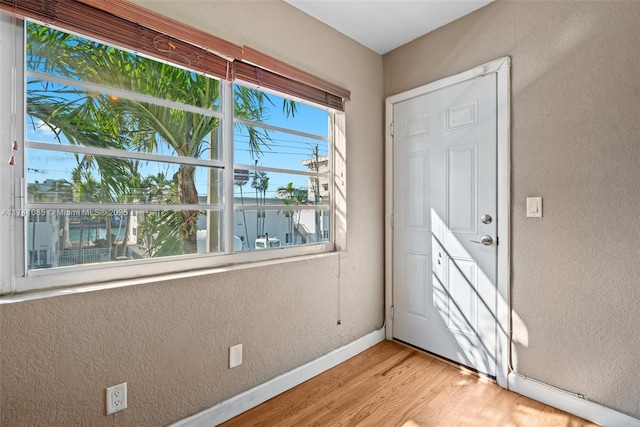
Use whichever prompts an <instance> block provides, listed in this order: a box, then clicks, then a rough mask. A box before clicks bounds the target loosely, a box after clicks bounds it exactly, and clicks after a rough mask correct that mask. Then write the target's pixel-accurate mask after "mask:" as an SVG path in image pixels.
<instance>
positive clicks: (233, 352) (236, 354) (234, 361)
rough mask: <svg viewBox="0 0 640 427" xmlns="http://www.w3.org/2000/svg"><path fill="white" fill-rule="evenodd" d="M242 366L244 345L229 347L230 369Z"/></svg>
mask: <svg viewBox="0 0 640 427" xmlns="http://www.w3.org/2000/svg"><path fill="white" fill-rule="evenodd" d="M240 365H242V344H238V345H234V346H233V347H229V369H231V368H235V367H236V366H240Z"/></svg>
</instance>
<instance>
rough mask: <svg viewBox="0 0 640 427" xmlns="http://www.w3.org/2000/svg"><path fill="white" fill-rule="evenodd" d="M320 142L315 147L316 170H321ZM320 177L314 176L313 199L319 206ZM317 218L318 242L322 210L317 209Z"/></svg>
mask: <svg viewBox="0 0 640 427" xmlns="http://www.w3.org/2000/svg"><path fill="white" fill-rule="evenodd" d="M318 157H319V156H318V144H316V146H315V147H314V149H313V168H314V169H315V172H316V173H318V172H320V164H319V158H318ZM319 193H320V178H319V177H318V176H314V177H313V199H314V204H315V206H316V208H317V206H318V201H319V200H320V194H319ZM315 219H316V242H319V241H320V211H318V210H316V211H315Z"/></svg>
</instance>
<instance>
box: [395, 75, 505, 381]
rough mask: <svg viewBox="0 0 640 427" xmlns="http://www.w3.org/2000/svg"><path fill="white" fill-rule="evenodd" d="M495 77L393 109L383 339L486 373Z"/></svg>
mask: <svg viewBox="0 0 640 427" xmlns="http://www.w3.org/2000/svg"><path fill="white" fill-rule="evenodd" d="M496 100H497V94H496V74H487V75H484V76H482V77H477V78H474V79H471V80H467V81H464V82H461V83H457V84H454V85H450V86H447V87H445V88H442V89H439V90H435V91H433V92H429V93H426V94H423V95H419V96H417V97H415V98H411V99H408V100H405V101H402V102H399V103H396V104H394V106H393V127H394V131H393V156H394V159H393V183H394V184H393V219H394V221H393V222H394V226H393V227H394V228H393V313H394V314H393V337H394V338H395V339H398V340H401V341H404V342H406V343H408V344H411V345H414V346H416V347H419V348H421V349H424V350H427V351H429V352H432V353H435V354H437V355H440V356H442V357H445V358H447V359H450V360H453V361H455V362H458V363H461V364H463V365H466V366H469V367H471V368H474V369H476V370H478V371H480V372H482V373H485V374H488V375H490V376H494V377H495V375H496V333H497V320H496V296H497V291H496V267H497V248H496V245H497V242H496V240H497V235H496V231H497V227H496V224H497V220H498V218H497V197H496V194H497V188H496V185H497V170H496V138H497V134H496V126H497V112H496V104H497V101H496Z"/></svg>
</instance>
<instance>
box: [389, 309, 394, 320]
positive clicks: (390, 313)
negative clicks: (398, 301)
mask: <svg viewBox="0 0 640 427" xmlns="http://www.w3.org/2000/svg"><path fill="white" fill-rule="evenodd" d="M389 311H390V312H389V315H390V316H391V320H393V306H391V310H389Z"/></svg>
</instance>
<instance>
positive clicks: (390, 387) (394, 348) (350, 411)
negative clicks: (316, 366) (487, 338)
mask: <svg viewBox="0 0 640 427" xmlns="http://www.w3.org/2000/svg"><path fill="white" fill-rule="evenodd" d="M222 426H224V427H237V426H243V427H244V426H269V427H279V426H283V427H284V426H287V427H288V426H322V427H326V426H331V427H334V426H335V427H340V426H344V427H350V426H363V427H365V426H376V427H378V426H385V427H386V426H397V427H423V426H428V427H436V426H443V427H455V426H460V427H463V426H464V427H467V426H474V427H476V426H477V427H481V426H487V427H495V426H500V427H509V426H513V427H526V426H536V427H538V426H548V427H590V426H595V424H592V423H589V422H587V421H585V420H583V419H580V418H577V417H575V416H572V415H570V414H567V413H565V412H562V411H559V410H557V409H555V408H552V407H549V406H547V405H545V404H542V403H540V402H536V401H534V400H531V399H529V398H526V397H524V396H521V395H519V394H516V393H513V392H511V391H508V390H505V389H503V388H501V387H500V386H498V385H497V384H495V383H493V382H491V381H488V380H486V379H482V378H480V377H478V376H476V375H474V374H472V373H469V372H468V371H464V370H461V369H458V368H456V367H453V366H451V365H449V364H446V363H443V362H441V361H439V360H437V359H435V358H433V357H431V356H429V355H427V354H424V353H422V352H420V351H417V350H415V349H412V348H409V347H407V346H405V345H402V344H398V343H396V342H392V341H384V342H382V343H380V344H378V345H376V346H374V347H372V348H370V349H369V350H367V351H365V352H363V353H361V354H359V355H357V356H355V357H353V358H351V359H349V360H347V361H346V362H344V363H342V364H340V365H338V366H336V367H335V368H333V369H330V370H328V371H326V372H324V373H322V374H320V375H318V376H317V377H315V378H312V379H310V380H309V381H306V382H305V383H303V384H300V385H299V386H297V387H295V388H293V389H291V390H289V391H287V392H285V393H283V394H281V395H279V396H276V397H274V398H273V399H271V400H269V401H268V402H265V403H263V404H262V405H260V406H257V407H255V408H253V409H251V410H249V411H247V412H245V413H243V414H241V415H239V416H237V417H235V418H233V419H232V420H229V421H227V422H226V423H223V424H222Z"/></svg>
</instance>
